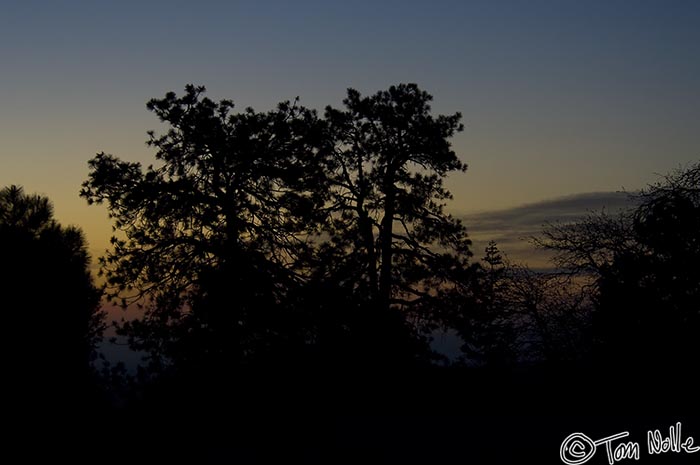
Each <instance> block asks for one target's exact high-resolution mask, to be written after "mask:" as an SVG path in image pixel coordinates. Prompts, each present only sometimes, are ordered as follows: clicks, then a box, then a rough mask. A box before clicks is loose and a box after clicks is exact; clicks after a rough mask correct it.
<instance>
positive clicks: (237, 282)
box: [81, 85, 324, 364]
mask: <svg viewBox="0 0 700 465" xmlns="http://www.w3.org/2000/svg"><path fill="white" fill-rule="evenodd" d="M203 92H204V88H203V87H194V86H192V85H189V86H187V87H186V90H185V94H184V95H183V96H181V97H178V96H176V95H175V94H174V93H172V92H171V93H168V94H167V95H166V96H165V97H164V98H162V99H153V100H151V101H150V102H149V103H148V109H149V110H151V111H152V112H154V113H155V114H156V115H157V116H158V117H159V119H160V120H161V121H162V122H164V123H166V124H168V126H169V129H168V131H167V132H166V134H165V135H162V136H156V135H155V134H154V133H153V132H151V133H150V141H149V145H150V146H151V147H154V148H155V149H156V150H157V152H156V159H157V161H158V165H157V166H149V167H147V168H146V169H145V170H144V169H143V168H142V166H141V165H140V164H139V163H131V162H124V161H121V160H119V159H118V158H116V157H113V156H111V155H107V154H104V153H100V154H98V155H97V156H96V157H95V158H94V159H92V160H91V161H90V162H89V165H90V170H91V171H90V175H89V179H88V181H86V182H85V183H84V185H83V190H82V192H81V195H82V196H83V197H85V198H86V199H87V200H88V202H89V203H93V202H94V203H102V202H106V203H107V207H108V209H109V212H110V216H111V217H112V218H113V219H114V228H115V230H116V231H117V234H116V235H115V237H114V238H113V239H112V243H113V246H114V248H113V250H111V251H110V252H109V253H108V254H107V256H106V257H104V258H103V259H102V265H103V270H104V271H105V273H106V275H107V281H108V283H109V285H110V295H111V296H112V297H115V298H116V297H119V298H121V299H122V303H123V304H125V305H126V304H129V303H130V302H135V301H139V300H141V301H142V302H143V301H144V300H145V301H146V302H147V309H146V312H145V316H144V318H143V320H142V321H140V322H134V323H132V324H131V325H130V326H128V328H127V329H128V330H129V333H130V334H131V336H132V337H133V340H134V341H135V342H140V343H141V345H140V347H141V348H142V349H146V350H149V351H152V352H161V355H163V353H167V356H168V357H176V358H179V359H180V361H184V360H188V359H192V358H193V357H194V358H197V357H198V355H197V354H200V355H201V354H202V353H206V354H207V357H208V358H210V359H214V358H216V357H217V355H216V354H223V353H225V354H227V355H226V357H227V358H228V359H229V362H231V361H232V360H233V359H235V358H239V359H240V357H243V356H244V354H248V355H250V354H253V353H256V352H259V351H260V350H263V349H264V347H265V346H266V345H267V344H269V343H271V341H273V340H275V339H276V338H278V337H282V336H284V334H283V333H285V332H289V327H288V326H286V325H287V324H288V323H289V319H288V318H287V316H286V315H285V314H284V312H282V311H281V306H280V305H279V304H280V302H281V301H283V300H284V299H285V295H286V294H287V292H288V291H289V289H290V288H291V287H293V286H294V285H295V283H297V282H298V281H299V280H300V279H301V277H302V276H303V274H304V272H305V271H304V269H303V267H304V266H305V264H306V263H307V262H308V261H307V260H306V258H305V257H306V255H308V254H309V253H310V251H311V242H310V237H311V236H312V235H313V233H314V232H315V231H314V230H313V227H314V226H313V225H314V224H315V222H314V220H313V215H315V214H316V212H317V209H318V207H319V205H321V204H322V203H323V200H324V199H323V198H322V197H320V196H321V195H323V189H319V185H320V184H322V183H323V177H322V176H321V175H320V174H319V169H320V165H319V164H318V163H314V157H315V155H316V154H317V153H318V151H319V150H320V149H319V147H320V144H321V143H322V142H323V135H324V131H323V125H322V124H321V123H320V122H319V120H318V118H317V116H316V114H315V112H313V111H311V110H307V109H305V108H303V107H300V106H298V105H297V104H296V103H294V104H291V103H289V102H284V103H281V104H279V106H278V107H277V109H275V110H273V111H270V112H267V113H258V112H255V111H254V110H252V109H250V108H248V109H246V110H245V111H244V112H242V113H231V110H232V108H233V103H232V102H231V101H228V100H222V101H220V102H218V103H216V102H213V101H212V100H210V99H208V98H205V97H202V93H203ZM311 187H313V189H312V188H311ZM193 363H195V364H196V363H201V360H199V361H198V362H194V361H193Z"/></svg>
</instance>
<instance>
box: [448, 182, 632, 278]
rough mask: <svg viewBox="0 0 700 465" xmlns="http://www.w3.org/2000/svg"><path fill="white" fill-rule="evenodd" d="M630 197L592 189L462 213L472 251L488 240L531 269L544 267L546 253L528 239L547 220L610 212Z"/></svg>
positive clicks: (477, 251) (624, 205) (626, 204)
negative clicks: (601, 211)
mask: <svg viewBox="0 0 700 465" xmlns="http://www.w3.org/2000/svg"><path fill="white" fill-rule="evenodd" d="M631 202H632V200H631V199H630V195H629V194H628V193H625V192H592V193H584V194H577V195H572V196H566V197H560V198H555V199H549V200H544V201H541V202H536V203H531V204H526V205H521V206H518V207H514V208H509V209H505V210H497V211H487V212H482V213H474V214H469V215H465V216H463V217H462V218H463V221H464V224H465V225H466V226H467V229H468V231H469V234H470V236H471V238H472V241H473V242H474V247H473V250H474V254H475V255H476V256H477V257H480V256H481V255H482V254H483V251H484V248H485V247H486V244H487V243H488V242H489V241H490V240H494V241H496V242H497V243H498V245H499V248H500V249H501V250H502V251H503V252H505V253H506V254H507V255H508V256H509V257H510V258H511V259H512V260H513V261H517V262H525V263H527V264H528V265H530V266H531V267H533V268H546V267H548V266H549V265H548V260H549V256H548V255H547V253H545V252H543V251H541V250H537V249H535V248H534V247H533V246H532V244H530V242H529V238H531V237H532V236H536V235H538V234H540V233H541V232H542V229H543V228H544V226H545V225H546V224H547V223H552V222H558V221H559V222H569V221H576V220H578V219H581V218H583V217H584V216H586V214H588V213H589V212H593V211H600V210H602V209H605V210H607V211H608V212H610V213H614V212H616V211H619V210H622V209H625V208H629V207H630V206H631Z"/></svg>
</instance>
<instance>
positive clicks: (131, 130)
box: [0, 0, 700, 249]
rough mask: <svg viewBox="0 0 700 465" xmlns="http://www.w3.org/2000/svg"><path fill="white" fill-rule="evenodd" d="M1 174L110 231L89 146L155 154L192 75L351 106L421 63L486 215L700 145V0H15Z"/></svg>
mask: <svg viewBox="0 0 700 465" xmlns="http://www.w3.org/2000/svg"><path fill="white" fill-rule="evenodd" d="M0 8H1V10H0V67H1V68H0V69H1V71H2V72H1V73H0V84H2V85H0V185H7V184H12V183H15V184H22V185H24V186H25V188H26V189H27V191H30V192H40V193H43V194H45V195H48V196H49V197H51V198H52V200H53V201H54V203H55V204H56V211H57V214H58V217H59V219H60V220H61V221H63V222H66V223H73V224H79V225H81V226H83V227H84V228H85V230H86V232H87V234H88V239H89V240H90V242H91V244H92V246H93V248H95V249H102V248H104V247H105V246H106V243H107V239H108V237H109V223H108V222H107V219H106V212H105V211H104V210H102V209H100V208H96V207H88V206H87V205H86V204H85V202H84V201H83V200H82V199H79V198H78V197H77V192H78V190H79V188H80V183H81V182H82V181H83V180H84V179H85V178H86V176H87V160H88V159H89V158H91V157H92V156H93V155H94V154H95V153H96V152H99V151H106V152H110V153H113V154H115V155H117V156H119V157H121V158H124V159H129V160H143V161H148V160H150V159H151V158H152V152H151V151H150V150H149V149H148V148H147V147H146V146H145V144H144V142H145V140H146V134H145V133H146V131H147V130H148V129H156V130H158V129H159V124H158V122H157V121H156V119H155V118H154V117H153V115H151V114H149V113H148V112H147V111H146V109H145V102H146V101H147V100H148V99H149V98H151V97H157V96H161V95H162V94H164V93H165V92H166V91H169V90H176V91H178V90H181V89H182V88H183V87H184V85H185V84H187V83H190V82H192V83H197V84H204V85H206V86H207V88H208V89H209V92H210V95H211V96H212V97H213V98H231V99H233V100H234V101H235V102H236V103H237V105H238V108H244V107H245V106H249V105H250V106H253V107H255V108H257V109H261V110H262V109H267V108H270V107H272V106H273V105H274V104H275V103H276V102H278V101H280V100H285V99H291V98H294V97H296V96H300V97H301V99H302V102H303V103H304V104H306V105H307V106H311V107H315V108H319V109H322V108H323V107H324V106H325V105H327V104H333V105H338V104H339V102H340V100H341V99H342V98H343V96H344V93H345V89H346V88H347V87H355V88H357V89H358V90H360V91H361V92H363V93H371V92H374V91H377V90H380V89H384V88H386V87H388V86H389V85H391V84H395V83H398V82H417V83H418V84H419V85H420V86H421V87H423V88H424V89H425V90H427V91H429V92H430V93H432V94H433V95H434V96H435V102H434V105H433V108H434V110H435V111H436V112H441V113H451V112H454V111H461V112H462V113H463V115H464V122H465V124H466V130H465V132H463V133H461V134H459V135H458V136H457V137H456V138H455V139H454V141H453V143H454V147H455V150H456V151H457V153H458V154H459V155H460V156H461V157H462V158H463V160H464V161H466V162H467V163H468V164H469V166H470V169H469V170H468V172H467V173H466V174H464V175H459V176H455V177H453V178H452V179H450V181H449V187H450V188H451V189H452V191H453V193H454V194H455V201H454V204H453V206H452V209H453V210H454V211H456V212H459V213H465V214H471V213H474V212H478V211H489V210H497V209H504V208H511V207H515V206H517V205H520V204H524V203H536V202H540V201H542V200H547V199H551V198H556V197H560V196H567V195H575V194H579V193H585V192H609V191H615V190H619V189H621V188H623V187H624V188H626V189H628V190H634V189H637V188H640V187H642V186H643V185H645V184H646V183H648V182H651V181H653V180H654V179H655V175H654V173H664V172H667V171H669V170H671V169H673V168H676V167H678V166H679V165H683V164H687V163H689V162H691V161H694V160H697V159H698V158H699V154H700V151H698V146H699V142H700V127H698V126H700V59H698V57H700V27H698V24H700V2H695V1H624V2H623V1H614V0H608V1H600V2H597V1H585V2H584V1H566V0H562V1H528V2H524V1H517V2H515V1H510V2H495V1H484V2H469V1H460V2H451V1H442V2H441V1H431V2H427V1H426V2H411V1H401V2H399V1H387V2H264V1H258V2H235V1H230V2H207V1H198V2H181V1H173V2H129V1H120V2H116V1H115V2H107V1H91V2H71V1H63V2H61V1H55V2H37V1H26V0H25V1H5V0H2V1H0Z"/></svg>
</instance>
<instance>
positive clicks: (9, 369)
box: [0, 186, 104, 415]
mask: <svg viewBox="0 0 700 465" xmlns="http://www.w3.org/2000/svg"><path fill="white" fill-rule="evenodd" d="M0 257H2V258H1V260H0V286H2V309H3V325H2V328H3V343H4V344H5V347H6V351H5V357H6V358H7V362H8V363H6V364H5V365H3V379H4V380H6V387H9V388H10V390H11V392H13V393H14V394H15V395H18V396H19V397H18V399H21V400H20V402H26V403H24V404H22V406H21V407H20V408H26V409H27V415H29V413H28V412H29V411H30V410H31V408H36V409H39V410H41V409H42V408H47V409H48V408H61V406H65V405H71V408H72V409H73V410H74V411H78V410H79V407H80V406H81V405H84V402H86V401H88V400H89V399H90V398H91V396H92V395H93V394H95V386H96V384H95V382H94V381H95V380H94V378H93V377H94V373H93V369H92V362H93V361H94V359H95V357H96V352H95V350H96V346H97V344H98V343H99V342H100V339H101V335H102V330H103V326H104V321H103V318H104V315H103V312H102V311H101V310H100V306H99V302H100V294H101V293H100V291H99V289H97V288H96V287H95V285H94V284H93V281H92V277H91V275H90V271H89V270H90V259H89V256H88V253H87V248H86V244H85V239H84V237H83V235H82V232H81V231H80V230H79V229H77V228H75V227H62V226H60V225H59V224H58V223H57V222H56V220H55V219H54V218H53V208H52V205H51V203H50V202H49V200H48V199H47V198H45V197H41V196H38V195H27V194H25V193H24V191H23V189H22V188H21V187H17V186H10V187H6V188H4V189H2V190H0Z"/></svg>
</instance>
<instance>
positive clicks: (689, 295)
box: [539, 164, 700, 366]
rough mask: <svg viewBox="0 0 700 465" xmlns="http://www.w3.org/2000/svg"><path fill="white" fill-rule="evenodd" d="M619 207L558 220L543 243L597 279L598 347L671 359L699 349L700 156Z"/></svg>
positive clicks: (629, 356) (619, 354)
mask: <svg viewBox="0 0 700 465" xmlns="http://www.w3.org/2000/svg"><path fill="white" fill-rule="evenodd" d="M632 200H633V202H634V207H633V208H630V209H629V210H627V211H624V212H621V213H619V214H618V215H610V214H608V213H606V212H601V213H597V214H591V215H589V216H588V217H587V218H586V219H584V220H583V221H580V222H577V223H572V224H556V225H552V226H551V227H550V228H549V229H548V230H547V231H545V234H544V237H543V238H542V239H540V241H539V244H540V245H541V246H543V247H545V248H547V249H550V250H553V251H554V252H556V254H557V255H556V257H555V259H556V260H557V263H558V264H559V265H560V266H562V267H564V268H566V269H569V270H571V271H573V272H578V273H583V274H585V275H588V276H589V278H590V279H591V280H592V283H593V284H594V286H595V287H594V297H595V299H596V305H597V311H596V313H595V318H594V320H593V322H594V326H593V328H594V331H595V336H596V345H597V348H598V353H599V354H600V355H601V357H604V359H608V360H610V361H612V362H615V361H620V360H623V361H628V362H637V363H640V364H647V365H649V364H652V363H655V362H659V363H661V364H662V365H663V366H668V365H669V364H673V363H675V362H681V361H683V360H686V361H687V360H691V359H696V357H697V356H698V355H699V354H700V350H699V349H700V346H698V342H697V341H698V339H697V333H698V331H699V330H700V310H699V309H700V273H699V272H698V270H699V268H698V266H697V264H698V262H699V261H700V164H695V165H692V166H690V167H689V168H687V169H685V170H679V171H677V172H675V173H672V174H671V175H669V176H666V177H665V178H664V179H663V180H662V181H660V182H658V183H657V184H654V185H651V186H649V187H648V188H647V189H645V190H643V191H642V192H640V193H639V194H634V195H632Z"/></svg>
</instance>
